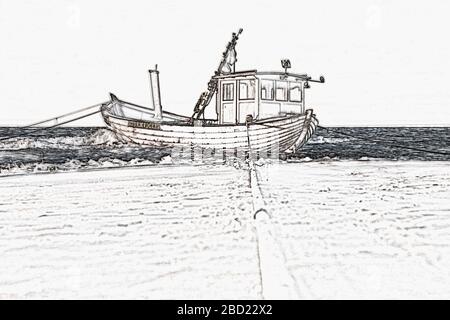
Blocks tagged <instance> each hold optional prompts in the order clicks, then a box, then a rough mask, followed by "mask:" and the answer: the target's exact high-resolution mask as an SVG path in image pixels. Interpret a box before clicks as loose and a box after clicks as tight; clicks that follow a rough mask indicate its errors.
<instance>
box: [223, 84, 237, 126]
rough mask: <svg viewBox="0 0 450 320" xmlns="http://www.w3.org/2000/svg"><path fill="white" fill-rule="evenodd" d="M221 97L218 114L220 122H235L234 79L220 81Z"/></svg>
mask: <svg viewBox="0 0 450 320" xmlns="http://www.w3.org/2000/svg"><path fill="white" fill-rule="evenodd" d="M220 89H221V90H220V91H221V99H220V114H221V123H231V124H236V121H237V112H236V109H237V108H236V105H237V104H236V81H235V80H229V81H222V87H221V88H220Z"/></svg>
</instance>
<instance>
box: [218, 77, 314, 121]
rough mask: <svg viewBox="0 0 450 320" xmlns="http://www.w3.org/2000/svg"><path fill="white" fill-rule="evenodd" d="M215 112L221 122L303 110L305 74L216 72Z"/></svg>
mask: <svg viewBox="0 0 450 320" xmlns="http://www.w3.org/2000/svg"><path fill="white" fill-rule="evenodd" d="M215 78H216V79H217V81H218V90H217V96H216V113H217V119H218V122H219V123H220V124H242V123H245V121H246V117H247V115H252V117H253V119H255V120H258V119H264V118H270V117H277V116H280V115H284V114H287V113H297V114H302V113H304V112H305V94H304V91H305V88H307V82H308V80H309V78H308V76H307V75H306V74H294V73H287V72H258V71H256V70H250V71H242V72H235V73H229V74H225V75H219V76H216V77H215Z"/></svg>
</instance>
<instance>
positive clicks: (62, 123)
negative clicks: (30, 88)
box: [0, 101, 108, 141]
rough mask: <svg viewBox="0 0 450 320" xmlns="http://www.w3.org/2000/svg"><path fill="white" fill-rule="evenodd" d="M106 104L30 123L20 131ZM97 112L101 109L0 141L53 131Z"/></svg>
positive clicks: (3, 138)
mask: <svg viewBox="0 0 450 320" xmlns="http://www.w3.org/2000/svg"><path fill="white" fill-rule="evenodd" d="M107 102H108V101H106V102H102V103H97V104H95V105H92V106H89V107H85V108H81V109H78V110H75V111H71V112H69V113H66V114H63V115H61V116H58V117H53V118H51V119H47V120H42V121H39V122H35V123H32V124H29V125H26V126H23V127H20V129H27V128H31V127H35V126H37V125H39V124H43V123H46V122H50V121H55V120H58V119H60V118H65V117H67V116H70V115H74V114H77V113H80V112H82V111H86V110H89V109H93V108H98V107H100V106H102V105H104V104H105V103H107ZM99 112H101V109H98V110H96V111H94V112H91V113H88V114H85V115H82V116H79V117H77V118H74V119H69V120H66V121H63V122H60V123H57V124H54V125H52V126H49V127H42V128H37V129H35V130H31V131H29V132H27V133H25V134H16V135H12V136H8V137H2V138H0V141H5V140H9V139H14V138H18V137H27V136H30V135H31V134H33V133H36V132H39V131H43V130H48V129H53V128H56V127H59V126H62V125H64V124H67V123H71V122H74V121H77V120H80V119H83V118H87V117H90V116H92V115H94V114H96V113H99Z"/></svg>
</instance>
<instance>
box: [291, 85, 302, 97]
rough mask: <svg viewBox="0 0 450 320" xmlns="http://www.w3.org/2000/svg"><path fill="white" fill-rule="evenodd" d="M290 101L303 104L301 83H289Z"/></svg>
mask: <svg viewBox="0 0 450 320" xmlns="http://www.w3.org/2000/svg"><path fill="white" fill-rule="evenodd" d="M289 101H292V102H302V89H301V88H300V83H298V82H289Z"/></svg>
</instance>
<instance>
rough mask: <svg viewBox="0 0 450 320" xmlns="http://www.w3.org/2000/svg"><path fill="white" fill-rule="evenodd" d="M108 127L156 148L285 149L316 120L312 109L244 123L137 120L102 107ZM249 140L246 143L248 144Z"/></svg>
mask: <svg viewBox="0 0 450 320" xmlns="http://www.w3.org/2000/svg"><path fill="white" fill-rule="evenodd" d="M102 115H103V118H104V120H105V123H106V124H107V125H108V127H109V128H110V129H111V130H112V131H113V132H115V133H116V135H117V137H118V138H119V139H120V140H122V141H124V142H132V143H136V144H140V145H150V146H159V147H181V148H185V147H199V148H205V149H216V150H249V145H250V150H251V151H258V152H261V151H271V152H285V151H287V150H289V149H291V150H293V149H295V148H299V147H301V146H303V145H304V144H305V143H306V142H307V141H308V139H309V138H310V137H311V136H312V134H314V132H315V130H316V127H317V125H318V121H317V119H316V117H315V115H314V114H313V112H312V110H311V109H310V110H307V111H306V112H305V113H304V114H287V115H284V116H280V117H275V118H270V119H265V120H264V121H257V122H252V123H251V124H250V125H249V126H248V127H247V126H246V125H245V124H238V125H219V124H206V125H205V124H204V125H192V124H189V123H187V122H182V121H155V120H140V119H136V118H130V117H126V116H124V115H123V113H122V114H116V113H115V112H114V111H113V109H112V108H104V110H103V111H102ZM249 142H250V143H249Z"/></svg>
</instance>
